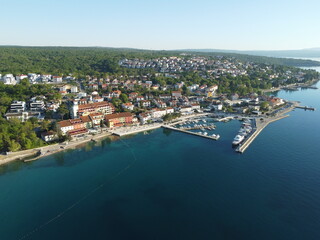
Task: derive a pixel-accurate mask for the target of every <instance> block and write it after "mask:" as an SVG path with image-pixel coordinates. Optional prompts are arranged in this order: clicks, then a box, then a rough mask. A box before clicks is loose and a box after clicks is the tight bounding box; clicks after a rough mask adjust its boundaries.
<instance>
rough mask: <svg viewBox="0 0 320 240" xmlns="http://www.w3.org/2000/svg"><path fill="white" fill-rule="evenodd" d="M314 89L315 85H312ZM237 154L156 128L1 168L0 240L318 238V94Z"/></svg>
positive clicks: (289, 94)
mask: <svg viewBox="0 0 320 240" xmlns="http://www.w3.org/2000/svg"><path fill="white" fill-rule="evenodd" d="M317 86H318V87H319V88H320V83H318V84H317ZM272 94H274V95H275V96H278V97H281V98H285V99H288V100H297V101H300V102H301V105H306V106H312V107H315V108H317V110H316V111H305V110H302V109H296V110H294V111H292V112H290V117H288V118H285V119H282V120H280V121H277V122H274V123H271V124H270V125H269V126H268V127H266V128H265V129H264V130H263V131H262V133H261V134H260V135H259V136H258V137H257V138H256V140H255V141H254V142H253V143H252V144H251V145H250V147H249V148H248V149H247V150H246V151H245V152H244V153H243V154H239V153H236V152H235V151H234V149H233V148H232V146H231V142H232V139H233V138H234V137H235V135H236V134H237V132H238V130H239V128H240V124H241V123H240V122H239V121H237V120H233V121H230V122H228V123H217V124H216V125H217V128H216V130H215V131H216V133H218V134H220V136H221V138H220V139H219V140H218V141H213V140H210V139H205V138H201V137H197V136H192V135H186V134H184V133H179V132H174V131H168V130H164V129H157V130H154V131H151V132H147V133H141V134H136V135H132V136H128V137H122V138H114V139H110V138H107V139H105V140H103V141H101V142H97V143H93V142H92V143H88V144H85V145H83V146H82V147H79V148H77V149H74V150H68V151H65V152H60V153H57V154H54V155H51V156H47V157H44V158H42V159H40V160H37V161H34V162H29V163H22V162H12V163H10V164H7V165H3V166H0V239H1V240H16V239H17V240H21V239H33V240H43V239H46V240H51V239H52V240H56V239H77V240H87V239H90V240H91V239H97V240H98V239H110V240H122V239H139V240H144V239H148V240H158V239H159V240H160V239H161V240H162V239H175V240H177V239H183V240H185V239H186V240H188V239H199V240H200V239H201V240H203V239H204V240H205V239H210V240H212V239H215V240H220V239H221V240H228V239H245V240H251V239H252V240H257V239H260V240H264V239H266V240H270V239H273V240H277V239H279V240H280V239H281V240H285V239H290V240H295V239H308V240H313V239H315V240H318V239H320V111H319V110H320V89H301V90H299V91H279V92H274V93H272Z"/></svg>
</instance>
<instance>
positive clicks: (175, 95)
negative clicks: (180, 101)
mask: <svg viewBox="0 0 320 240" xmlns="http://www.w3.org/2000/svg"><path fill="white" fill-rule="evenodd" d="M171 96H172V98H176V99H177V98H180V97H182V94H181V91H172V92H171Z"/></svg>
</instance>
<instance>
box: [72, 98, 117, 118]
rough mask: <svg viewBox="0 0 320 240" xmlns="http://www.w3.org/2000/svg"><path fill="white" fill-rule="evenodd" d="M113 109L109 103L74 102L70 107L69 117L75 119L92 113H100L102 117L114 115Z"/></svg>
mask: <svg viewBox="0 0 320 240" xmlns="http://www.w3.org/2000/svg"><path fill="white" fill-rule="evenodd" d="M114 111H115V109H114V106H113V105H112V103H109V102H105V101H102V102H95V103H89V104H80V105H78V102H76V101H75V102H74V103H73V106H72V107H71V117H72V118H77V117H80V116H86V115H89V114H92V113H102V114H104V115H107V114H112V113H114Z"/></svg>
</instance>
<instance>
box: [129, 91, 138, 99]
mask: <svg viewBox="0 0 320 240" xmlns="http://www.w3.org/2000/svg"><path fill="white" fill-rule="evenodd" d="M137 96H138V93H136V92H132V93H129V96H128V97H129V99H130V100H134V99H136V97H137Z"/></svg>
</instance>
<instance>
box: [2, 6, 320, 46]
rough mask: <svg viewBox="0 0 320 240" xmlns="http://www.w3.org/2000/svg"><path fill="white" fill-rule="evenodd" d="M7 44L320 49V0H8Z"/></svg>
mask: <svg viewBox="0 0 320 240" xmlns="http://www.w3.org/2000/svg"><path fill="white" fill-rule="evenodd" d="M0 6H1V13H0V45H23V46H101V47H128V48H140V49H153V50H159V49H163V50H167V49H204V48H206V49H207V48H210V49H232V50H291V49H305V48H313V47H320V15H319V10H320V1H319V0H304V1H302V0H192V1H190V0H183V1H182V0H160V1H152V0H131V1H130V0H121V1H119V0H113V1H111V0H86V1H84V0H28V1H26V0H0Z"/></svg>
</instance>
